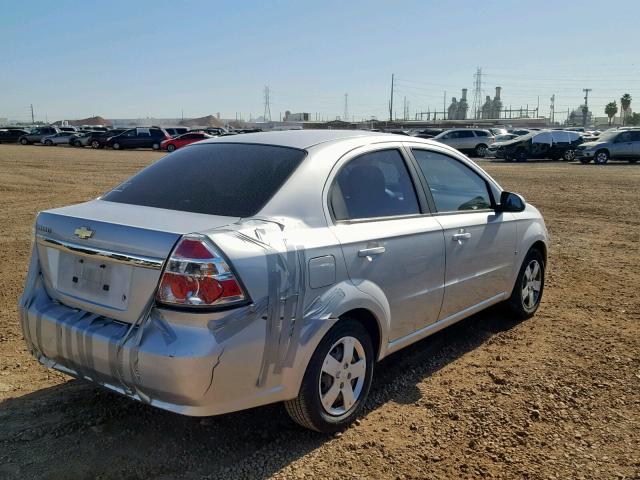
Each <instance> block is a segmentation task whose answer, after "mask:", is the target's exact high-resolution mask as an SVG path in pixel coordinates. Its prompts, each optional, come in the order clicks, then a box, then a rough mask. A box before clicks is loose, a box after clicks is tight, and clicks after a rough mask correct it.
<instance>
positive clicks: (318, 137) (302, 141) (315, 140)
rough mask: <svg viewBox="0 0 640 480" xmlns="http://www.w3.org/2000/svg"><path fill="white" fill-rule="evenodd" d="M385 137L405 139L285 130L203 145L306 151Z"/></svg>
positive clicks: (357, 132) (361, 133)
mask: <svg viewBox="0 0 640 480" xmlns="http://www.w3.org/2000/svg"><path fill="white" fill-rule="evenodd" d="M359 137H361V138H365V137H372V138H371V139H373V137H384V138H385V139H386V140H390V139H392V138H398V137H405V138H406V136H404V135H394V134H392V133H380V132H368V131H366V130H283V131H277V132H257V133H243V134H241V135H234V136H233V139H231V138H230V137H215V138H212V139H209V140H205V141H204V142H202V143H259V144H264V145H278V146H282V147H290V148H298V149H301V150H305V149H307V148H310V147H313V146H314V145H318V144H320V143H327V142H334V141H340V140H347V139H353V138H359Z"/></svg>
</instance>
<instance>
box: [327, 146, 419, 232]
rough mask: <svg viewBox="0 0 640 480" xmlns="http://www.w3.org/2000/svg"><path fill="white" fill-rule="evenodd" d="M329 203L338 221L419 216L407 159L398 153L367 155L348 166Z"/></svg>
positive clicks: (386, 152) (334, 187)
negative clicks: (406, 162)
mask: <svg viewBox="0 0 640 480" xmlns="http://www.w3.org/2000/svg"><path fill="white" fill-rule="evenodd" d="M330 202H331V209H332V211H333V214H334V218H335V219H336V220H356V219H365V218H379V217H391V216H399V215H413V214H419V213H420V207H419V206H418V199H417V197H416V192H415V189H414V187H413V182H412V180H411V177H410V176H409V172H408V170H407V166H406V164H405V162H404V158H403V157H402V155H401V154H400V152H399V151H398V150H395V149H392V150H382V151H378V152H372V153H366V154H364V155H361V156H359V157H357V158H355V159H353V160H351V161H350V162H349V163H347V164H346V165H345V166H344V167H343V168H342V170H340V173H339V174H338V176H337V177H336V181H335V182H334V184H333V187H332V189H331V195H330Z"/></svg>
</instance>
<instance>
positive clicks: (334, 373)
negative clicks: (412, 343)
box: [284, 318, 375, 433]
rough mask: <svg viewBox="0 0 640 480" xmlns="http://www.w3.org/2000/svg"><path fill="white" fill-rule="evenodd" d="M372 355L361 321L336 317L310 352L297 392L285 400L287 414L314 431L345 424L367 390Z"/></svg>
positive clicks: (350, 418)
mask: <svg viewBox="0 0 640 480" xmlns="http://www.w3.org/2000/svg"><path fill="white" fill-rule="evenodd" d="M348 352H351V353H352V355H349V353H348ZM345 356H347V357H348V356H351V359H349V358H346V357H345ZM374 357H375V354H374V349H373V345H372V342H371V337H370V336H369V333H368V332H367V331H366V330H365V328H364V327H363V326H362V324H361V323H360V322H358V321H357V320H355V319H352V318H342V319H341V320H339V321H338V323H336V324H335V325H334V326H333V327H332V328H331V329H330V330H329V331H328V332H327V334H326V335H325V336H324V338H323V339H322V340H321V341H320V344H319V345H318V348H316V351H315V352H314V353H313V356H312V357H311V360H310V361H309V365H308V366H307V371H306V372H305V374H304V378H303V380H302V384H301V385H300V392H299V393H298V396H297V397H296V398H294V399H293V400H287V401H286V402H284V406H285V409H286V410H287V413H288V414H289V416H290V417H291V418H292V419H293V420H294V421H295V422H296V423H298V424H299V425H301V426H303V427H305V428H309V429H311V430H315V431H317V432H323V433H329V432H336V431H338V430H342V429H344V428H346V427H347V426H348V425H349V424H350V423H351V422H353V420H354V419H355V418H356V416H357V415H358V414H359V412H360V410H361V409H362V406H363V405H364V402H365V400H366V398H367V395H368V393H369V387H370V386H371V379H372V377H373V365H374V362H375V358H374ZM361 362H364V365H362V363H361ZM345 366H347V368H344V367H345ZM328 372H330V373H328ZM345 393H346V395H345Z"/></svg>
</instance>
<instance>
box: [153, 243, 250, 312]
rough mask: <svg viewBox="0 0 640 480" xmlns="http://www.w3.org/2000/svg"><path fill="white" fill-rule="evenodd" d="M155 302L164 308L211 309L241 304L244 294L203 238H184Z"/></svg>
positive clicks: (226, 267)
mask: <svg viewBox="0 0 640 480" xmlns="http://www.w3.org/2000/svg"><path fill="white" fill-rule="evenodd" d="M156 300H157V301H158V302H160V303H164V304H167V305H181V306H199V307H214V306H223V305H224V306H228V305H232V304H234V303H242V302H244V301H245V300H246V295H245V294H244V291H243V290H242V287H241V286H240V283H239V282H238V279H237V278H236V276H235V274H234V273H233V271H232V270H231V268H230V267H229V265H228V264H227V262H226V261H225V260H224V258H223V257H222V255H221V254H220V253H219V252H218V251H217V250H216V249H215V247H214V246H213V245H211V243H210V242H209V241H208V240H206V238H205V237H202V236H199V235H186V236H184V237H182V239H181V240H180V241H179V242H178V244H177V245H176V247H175V248H174V250H173V252H172V253H171V256H170V257H169V260H168V261H167V265H166V266H165V269H164V273H163V274H162V278H161V279H160V286H159V287H158V292H157V294H156Z"/></svg>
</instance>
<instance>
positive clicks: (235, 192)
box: [102, 143, 306, 217]
mask: <svg viewBox="0 0 640 480" xmlns="http://www.w3.org/2000/svg"><path fill="white" fill-rule="evenodd" d="M305 155H306V152H305V151H303V150H298V149H293V148H285V147H275V146H271V145H251V144H241V143H237V144H232V143H218V144H205V145H194V146H190V147H188V148H185V149H180V150H178V151H176V152H175V153H172V154H171V155H167V156H166V157H163V158H161V159H160V160H158V161H157V162H156V163H154V164H152V165H150V166H149V167H147V168H145V169H144V170H142V171H141V172H140V173H138V174H137V175H135V176H133V177H132V178H130V179H129V180H127V181H126V182H124V183H123V184H121V185H119V186H118V187H116V188H115V189H114V190H112V191H111V192H109V193H107V194H106V195H104V196H103V197H102V200H106V201H109V202H118V203H128V204H132V205H144V206H148V207H156V208H166V209H169V210H180V211H185V212H193V213H206V214H210V215H224V216H230V217H250V216H252V215H255V214H256V213H258V212H259V211H260V210H261V209H262V207H264V205H265V204H266V203H267V202H268V201H269V199H270V198H271V197H272V196H273V195H274V194H275V193H276V192H277V191H278V190H279V189H280V187H281V186H282V184H283V183H284V182H285V180H286V179H287V178H288V177H289V175H291V173H292V172H293V171H294V170H295V169H296V167H297V166H298V165H299V164H300V162H301V161H302V160H303V159H304V157H305Z"/></svg>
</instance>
